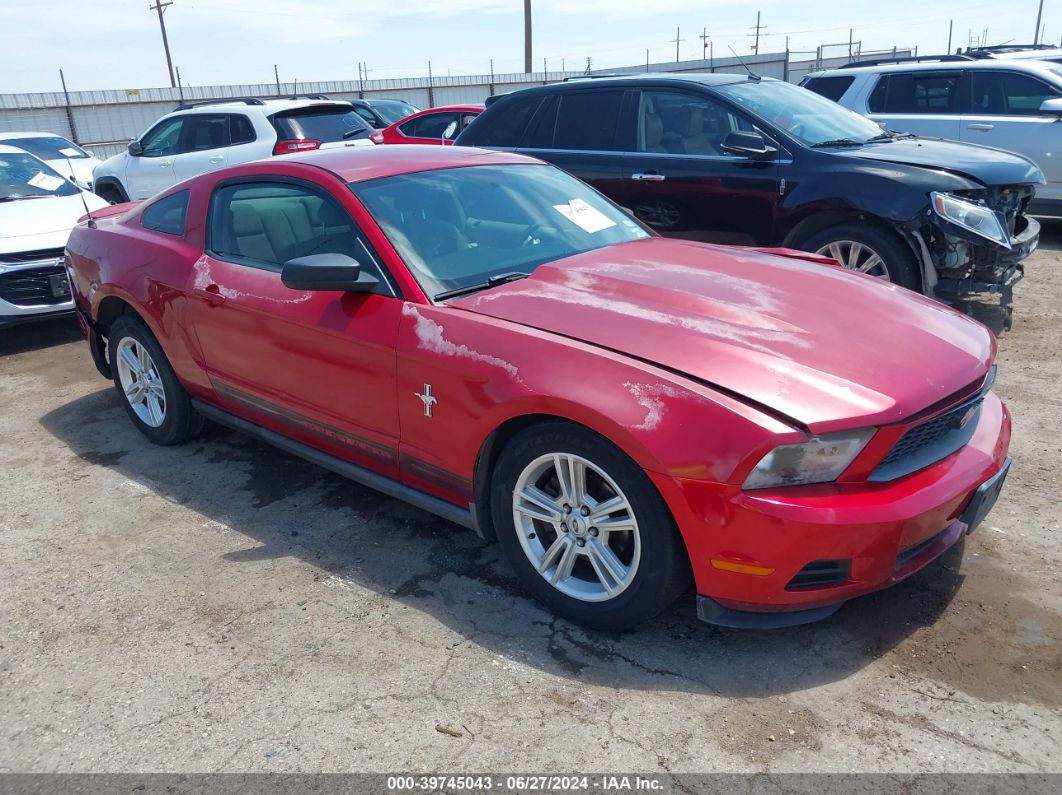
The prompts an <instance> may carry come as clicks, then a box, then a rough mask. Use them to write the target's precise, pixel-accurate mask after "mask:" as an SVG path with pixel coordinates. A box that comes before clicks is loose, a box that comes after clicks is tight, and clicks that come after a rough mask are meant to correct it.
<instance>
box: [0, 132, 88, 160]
mask: <svg viewBox="0 0 1062 795" xmlns="http://www.w3.org/2000/svg"><path fill="white" fill-rule="evenodd" d="M0 144H3V145H4V146H17V147H18V148H19V149H25V150H26V151H27V152H29V153H30V154H31V155H34V156H35V157H39V158H40V159H41V160H63V159H64V158H65V159H67V160H82V159H84V158H87V157H89V153H88V152H86V151H85V150H84V149H82V148H81V147H80V146H77V145H76V144H72V143H70V141H68V140H66V139H65V138H60V137H59V136H58V135H47V136H43V135H42V136H32V137H29V138H4V139H3V140H0Z"/></svg>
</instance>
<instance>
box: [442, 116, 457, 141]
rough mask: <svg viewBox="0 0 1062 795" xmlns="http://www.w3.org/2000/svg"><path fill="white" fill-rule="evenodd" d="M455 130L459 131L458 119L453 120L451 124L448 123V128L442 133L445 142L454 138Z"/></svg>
mask: <svg viewBox="0 0 1062 795" xmlns="http://www.w3.org/2000/svg"><path fill="white" fill-rule="evenodd" d="M455 132H457V122H456V121H452V122H450V123H449V124H447V125H446V129H445V130H443V134H442V140H443V143H446V142H447V141H449V140H450V139H451V138H453V136H454V133H455Z"/></svg>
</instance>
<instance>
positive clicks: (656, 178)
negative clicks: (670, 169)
mask: <svg viewBox="0 0 1062 795" xmlns="http://www.w3.org/2000/svg"><path fill="white" fill-rule="evenodd" d="M631 179H636V180H638V181H639V182H663V181H664V180H665V179H667V177H665V176H664V175H663V174H643V173H641V172H638V173H636V174H631Z"/></svg>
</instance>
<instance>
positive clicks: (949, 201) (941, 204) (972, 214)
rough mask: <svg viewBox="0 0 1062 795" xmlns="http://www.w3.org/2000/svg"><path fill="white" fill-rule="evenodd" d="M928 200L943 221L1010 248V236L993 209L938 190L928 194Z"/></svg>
mask: <svg viewBox="0 0 1062 795" xmlns="http://www.w3.org/2000/svg"><path fill="white" fill-rule="evenodd" d="M929 201H930V204H931V205H932V207H933V212H935V213H936V214H937V215H938V216H940V217H941V218H943V219H944V220H945V221H948V222H950V223H953V224H955V226H957V227H959V228H961V229H965V230H966V231H967V232H972V233H973V234H975V235H977V236H979V237H983V238H985V239H986V240H991V241H992V242H993V243H995V244H997V245H999V246H1002V247H1003V248H1005V249H1007V250H1008V251H1009V250H1010V247H1011V246H1010V236H1009V235H1008V234H1007V229H1006V227H1005V226H1004V225H1003V221H1002V219H1001V218H1000V217H999V214H998V213H997V212H996V211H995V210H992V209H991V208H989V207H985V206H984V205H983V204H976V203H975V202H972V201H969V200H967V199H962V198H959V197H958V196H954V195H952V194H950V193H940V192H938V191H933V192H932V193H930V194H929Z"/></svg>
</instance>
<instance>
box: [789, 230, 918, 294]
mask: <svg viewBox="0 0 1062 795" xmlns="http://www.w3.org/2000/svg"><path fill="white" fill-rule="evenodd" d="M800 247H801V248H803V249H804V250H805V251H813V252H815V253H816V254H821V255H823V256H825V257H832V258H833V259H835V260H837V261H838V262H839V263H840V264H841V265H842V266H843V267H845V268H848V269H849V270H855V271H859V272H860V273H866V274H868V275H870V276H876V277H877V278H879V279H884V280H885V281H889V282H892V283H893V284H898V285H900V286H901V287H907V288H908V289H911V290H917V289H918V264H917V262H916V261H915V258H914V254H913V253H912V252H911V250H910V248H909V247H908V246H907V244H906V243H904V242H903V240H900V239H899V238H898V237H897V236H896V235H895V234H894V233H891V232H889V231H887V230H883V229H878V228H877V227H875V226H873V225H871V224H857V223H847V224H838V225H837V226H831V227H828V228H827V229H823V230H822V231H821V232H816V233H815V234H813V235H811V236H810V237H808V238H806V239H805V240H804V241H803V243H802V244H801V246H800Z"/></svg>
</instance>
